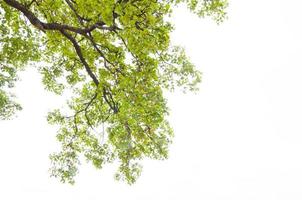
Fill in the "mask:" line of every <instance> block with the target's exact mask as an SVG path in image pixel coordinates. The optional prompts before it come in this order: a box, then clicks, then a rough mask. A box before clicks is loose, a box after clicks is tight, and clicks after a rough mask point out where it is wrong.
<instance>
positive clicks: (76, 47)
mask: <svg viewBox="0 0 302 200" xmlns="http://www.w3.org/2000/svg"><path fill="white" fill-rule="evenodd" d="M60 32H61V33H62V34H63V35H64V36H65V37H66V38H67V39H68V40H69V41H70V42H71V43H72V44H73V47H74V48H75V50H76V52H77V54H78V56H79V58H80V60H81V62H82V63H83V65H84V67H85V69H86V71H87V73H88V74H89V76H90V77H91V78H92V80H93V82H94V83H95V84H96V85H99V80H98V79H97V78H96V76H95V75H94V74H93V72H92V71H91V69H90V67H89V65H88V63H87V62H86V60H85V58H84V57H83V54H82V50H81V47H80V45H79V44H78V43H77V41H76V40H75V39H74V38H73V37H72V36H71V35H70V34H68V33H67V32H66V31H65V30H60Z"/></svg>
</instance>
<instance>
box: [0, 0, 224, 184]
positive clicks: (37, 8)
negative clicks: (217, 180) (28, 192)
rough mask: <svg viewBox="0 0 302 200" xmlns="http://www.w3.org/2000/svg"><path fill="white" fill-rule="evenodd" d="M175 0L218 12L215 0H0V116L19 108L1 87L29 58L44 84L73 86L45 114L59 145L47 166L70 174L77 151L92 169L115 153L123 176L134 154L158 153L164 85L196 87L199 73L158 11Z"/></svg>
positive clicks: (163, 133) (58, 89)
mask: <svg viewBox="0 0 302 200" xmlns="http://www.w3.org/2000/svg"><path fill="white" fill-rule="evenodd" d="M180 3H185V4H186V5H187V6H188V8H189V9H190V10H192V11H193V12H194V13H196V14H198V15H199V16H211V17H213V19H215V20H216V21H217V22H221V21H222V20H223V19H224V18H225V7H226V6H227V2H226V1H225V0H162V1H158V0H98V1H97V0H19V1H16V0H1V1H0V21H1V26H0V67H1V68H0V88H1V89H0V118H1V119H7V118H9V117H11V116H12V114H13V113H14V112H15V111H16V110H19V109H21V107H20V106H19V104H17V103H15V102H14V101H13V99H12V97H13V96H12V95H11V94H10V92H9V88H11V87H13V84H14V81H15V80H16V79H17V76H16V75H17V72H18V71H20V70H22V69H23V68H24V67H25V66H28V65H34V66H35V67H37V68H38V70H39V72H40V73H41V74H42V77H43V80H42V82H43V84H44V86H45V88H46V89H47V90H49V91H52V92H55V93H56V94H62V93H63V92H64V91H65V90H66V89H68V90H71V91H73V97H72V98H71V99H69V100H68V102H67V106H66V108H65V109H64V110H54V111H53V112H51V113H49V115H48V121H49V123H51V124H56V125H58V127H59V130H58V134H57V139H58V140H59V142H60V143H61V144H62V149H61V151H60V152H58V153H55V154H53V155H51V156H50V158H51V160H52V164H53V165H52V167H51V170H50V171H51V175H53V176H55V177H58V178H59V179H60V180H61V181H62V182H69V183H73V182H74V176H75V175H76V174H77V172H78V171H77V170H78V165H79V164H80V162H81V161H82V160H83V159H84V160H87V161H88V162H91V163H92V164H93V165H94V166H95V167H96V168H102V166H103V165H104V164H105V163H111V162H118V163H119V164H120V165H119V168H118V171H117V173H116V176H115V177H116V178H117V179H121V180H125V181H126V182H128V183H129V184H132V183H134V182H135V180H136V179H137V177H138V176H139V175H140V173H141V166H140V165H139V160H141V159H143V158H146V157H149V158H152V159H166V158H167V156H168V146H169V144H170V143H171V141H172V137H173V131H172V129H171V127H170V126H169V123H168V121H167V119H166V117H167V115H168V108H167V103H166V100H165V98H164V95H163V91H164V90H173V89H174V88H175V87H181V88H183V90H192V91H194V90H196V89H197V87H196V85H197V84H198V83H199V82H200V78H201V77H200V72H198V71H197V70H196V69H195V67H194V65H193V64H192V63H191V62H190V61H189V60H188V58H187V57H186V55H185V52H184V50H183V49H182V48H181V47H173V46H172V45H171V44H170V39H169V35H170V33H171V31H172V30H173V26H172V25H171V23H170V22H169V21H168V18H167V16H169V15H170V14H171V11H172V8H173V7H174V6H176V5H178V4H180Z"/></svg>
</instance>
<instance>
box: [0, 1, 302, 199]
mask: <svg viewBox="0 0 302 200" xmlns="http://www.w3.org/2000/svg"><path fill="white" fill-rule="evenodd" d="M301 7H302V2H301V1H300V0H287V1H281V0H253V1H251V0H250V1H248V0H231V1H230V7H229V9H228V12H229V19H228V20H227V21H226V22H224V23H223V24H221V25H220V26H217V25H216V24H215V23H214V22H212V21H210V20H208V19H206V20H205V19H199V18H198V17H196V16H194V15H193V14H190V13H189V12H188V11H187V10H186V9H184V8H178V9H176V11H175V15H174V22H175V24H176V30H175V32H174V33H173V36H172V38H173V42H174V44H179V45H182V46H185V48H186V50H187V53H188V55H189V56H190V58H191V60H192V61H193V62H194V63H195V64H196V65H197V66H198V68H199V69H200V70H201V71H202V72H203V82H202V84H201V85H200V92H199V93H198V94H197V95H193V94H186V95H184V94H181V93H175V94H173V95H170V96H169V103H170V108H171V116H170V121H171V123H172V125H173V127H174V130H175V134H176V136H175V140H174V143H173V145H172V146H171V149H170V158H169V160H166V161H146V162H144V170H143V173H142V176H141V177H140V178H139V180H138V181H137V183H136V184H135V185H133V186H128V185H126V184H124V183H120V182H117V181H114V179H113V173H114V171H115V168H114V166H110V165H108V166H106V167H104V169H103V170H101V171H97V170H94V169H93V167H90V166H86V165H84V166H83V167H82V168H81V169H80V174H79V176H78V177H77V179H76V181H77V182H76V185H74V186H69V185H64V184H61V183H59V182H58V180H56V179H53V178H49V174H48V167H49V160H48V155H49V154H50V153H52V152H53V151H54V150H55V149H56V148H57V147H58V143H57V142H56V140H55V129H54V127H50V126H49V125H48V124H47V123H46V120H45V116H46V113H47V112H48V111H49V110H50V109H51V108H54V107H57V106H59V105H60V103H63V102H64V101H63V99H62V98H59V97H55V96H54V95H51V94H49V93H46V92H45V91H43V87H42V86H41V83H40V78H39V77H38V76H37V74H36V73H35V72H34V71H33V70H28V71H26V72H24V73H22V76H21V77H22V79H23V80H22V82H20V83H19V84H18V85H17V96H18V98H19V101H20V102H21V103H22V105H23V108H24V109H23V111H22V112H20V113H19V114H18V118H16V119H15V120H11V121H5V122H0V199H1V200H2V199H3V200H15V199H16V200H17V199H31V200H41V199H43V200H54V199H65V200H69V199H70V200H71V199H72V200H80V199H81V200H82V199H85V200H86V199H87V200H97V199H124V200H127V199H129V200H130V199H131V200H133V199H135V200H136V199H137V200H141V199H145V200H154V199H156V200H168V199H190V200H199V199H203V200H249V199H251V200H254V199H257V200H262V199H263V200H272V199H278V200H288V199H290V200H295V199H299V200H300V199H302V190H301V188H302V145H301V144H302V95H301V92H302V69H301V64H302V29H301V26H302V12H301Z"/></svg>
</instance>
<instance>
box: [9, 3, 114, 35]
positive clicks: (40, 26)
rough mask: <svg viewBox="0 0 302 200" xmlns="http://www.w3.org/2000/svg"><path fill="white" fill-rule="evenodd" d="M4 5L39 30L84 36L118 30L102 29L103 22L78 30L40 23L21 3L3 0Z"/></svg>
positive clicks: (57, 24)
mask: <svg viewBox="0 0 302 200" xmlns="http://www.w3.org/2000/svg"><path fill="white" fill-rule="evenodd" d="M4 2H5V3H7V4H8V5H10V6H11V7H13V8H15V9H17V10H19V11H21V12H22V13H23V14H24V15H25V16H26V17H27V19H28V20H29V21H30V23H31V24H33V25H34V26H35V27H36V28H38V29H40V30H44V31H45V30H58V31H61V30H68V31H72V32H74V33H78V34H81V35H86V34H87V33H89V32H91V31H93V30H94V29H96V28H99V29H102V30H115V29H118V27H116V26H111V27H104V25H105V23H104V22H97V23H95V24H93V25H91V26H90V27H88V28H79V27H73V26H69V25H66V24H60V23H57V22H54V23H45V22H42V21H41V20H40V19H38V18H37V17H36V16H35V15H34V13H32V12H31V11H30V10H29V9H28V8H27V7H26V6H24V5H22V4H21V3H19V2H18V1H16V0H4Z"/></svg>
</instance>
